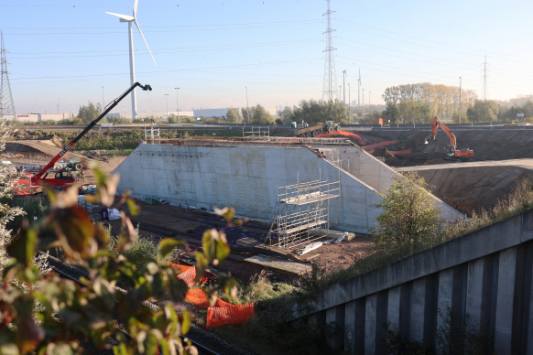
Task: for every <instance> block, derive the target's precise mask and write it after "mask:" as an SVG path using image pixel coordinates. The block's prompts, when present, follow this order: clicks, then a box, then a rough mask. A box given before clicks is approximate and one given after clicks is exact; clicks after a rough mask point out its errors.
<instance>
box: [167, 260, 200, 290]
mask: <svg viewBox="0 0 533 355" xmlns="http://www.w3.org/2000/svg"><path fill="white" fill-rule="evenodd" d="M170 265H172V267H173V268H174V269H175V270H176V271H178V272H179V274H178V276H177V277H178V279H182V280H183V281H185V283H186V284H187V286H188V287H193V286H194V279H195V278H196V268H195V267H194V266H187V265H181V264H170Z"/></svg>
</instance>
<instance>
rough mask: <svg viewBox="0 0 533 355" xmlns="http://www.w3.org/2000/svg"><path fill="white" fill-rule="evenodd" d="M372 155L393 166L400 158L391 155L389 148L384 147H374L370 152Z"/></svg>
mask: <svg viewBox="0 0 533 355" xmlns="http://www.w3.org/2000/svg"><path fill="white" fill-rule="evenodd" d="M372 155H373V156H375V157H377V158H381V159H380V160H382V161H383V162H384V163H385V164H387V165H392V166H395V165H398V164H399V163H400V160H399V159H398V158H396V156H394V155H392V154H391V152H389V150H388V149H387V148H385V147H379V148H376V150H374V151H373V152H372Z"/></svg>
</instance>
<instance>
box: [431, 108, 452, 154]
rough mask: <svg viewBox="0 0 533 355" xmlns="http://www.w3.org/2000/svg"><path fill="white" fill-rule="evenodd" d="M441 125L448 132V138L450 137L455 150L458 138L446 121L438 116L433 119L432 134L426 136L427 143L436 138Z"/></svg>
mask: <svg viewBox="0 0 533 355" xmlns="http://www.w3.org/2000/svg"><path fill="white" fill-rule="evenodd" d="M439 127H440V129H442V130H443V131H444V133H446V135H447V136H448V138H450V146H452V147H453V148H454V150H455V148H456V146H457V138H455V134H453V132H452V131H451V129H449V128H448V126H446V125H445V124H444V123H442V122H441V121H440V120H439V119H438V117H437V116H435V118H434V119H433V125H432V126H431V135H430V136H427V137H426V144H428V142H429V141H431V140H433V139H435V137H436V136H437V130H438V128H439Z"/></svg>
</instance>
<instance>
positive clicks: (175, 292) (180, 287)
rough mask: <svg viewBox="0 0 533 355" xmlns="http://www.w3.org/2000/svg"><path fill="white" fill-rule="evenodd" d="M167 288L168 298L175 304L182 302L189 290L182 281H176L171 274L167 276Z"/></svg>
mask: <svg viewBox="0 0 533 355" xmlns="http://www.w3.org/2000/svg"><path fill="white" fill-rule="evenodd" d="M168 288H169V289H168V291H169V293H170V298H171V299H172V301H174V302H176V303H177V302H181V301H183V300H184V299H185V295H186V294H187V291H188V290H189V288H188V287H187V284H186V283H185V282H184V281H183V280H182V279H178V278H177V277H176V276H175V275H174V274H172V273H170V274H169V275H168Z"/></svg>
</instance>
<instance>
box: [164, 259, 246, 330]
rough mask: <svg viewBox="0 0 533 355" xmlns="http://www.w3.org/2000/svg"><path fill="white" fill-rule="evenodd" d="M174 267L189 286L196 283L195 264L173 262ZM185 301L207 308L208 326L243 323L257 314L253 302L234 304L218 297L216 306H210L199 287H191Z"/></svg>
mask: <svg viewBox="0 0 533 355" xmlns="http://www.w3.org/2000/svg"><path fill="white" fill-rule="evenodd" d="M171 265H172V267H173V268H174V269H175V270H176V271H178V272H180V274H178V275H177V277H178V278H180V279H182V280H183V281H185V283H186V284H187V286H188V287H192V286H193V285H194V279H195V277H196V268H195V267H194V266H188V265H180V264H171ZM185 301H187V302H190V303H192V304H194V305H196V306H198V307H202V308H207V326H206V329H209V328H210V327H219V326H221V325H225V324H242V323H246V322H247V321H248V319H250V318H252V317H254V316H255V307H254V305H253V304H251V303H250V304H243V305H233V304H230V303H227V302H224V301H222V300H221V299H219V298H217V299H216V302H215V306H214V307H209V300H208V299H207V296H206V295H205V293H204V291H202V289H199V288H190V289H189V290H188V291H187V294H186V295H185Z"/></svg>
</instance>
